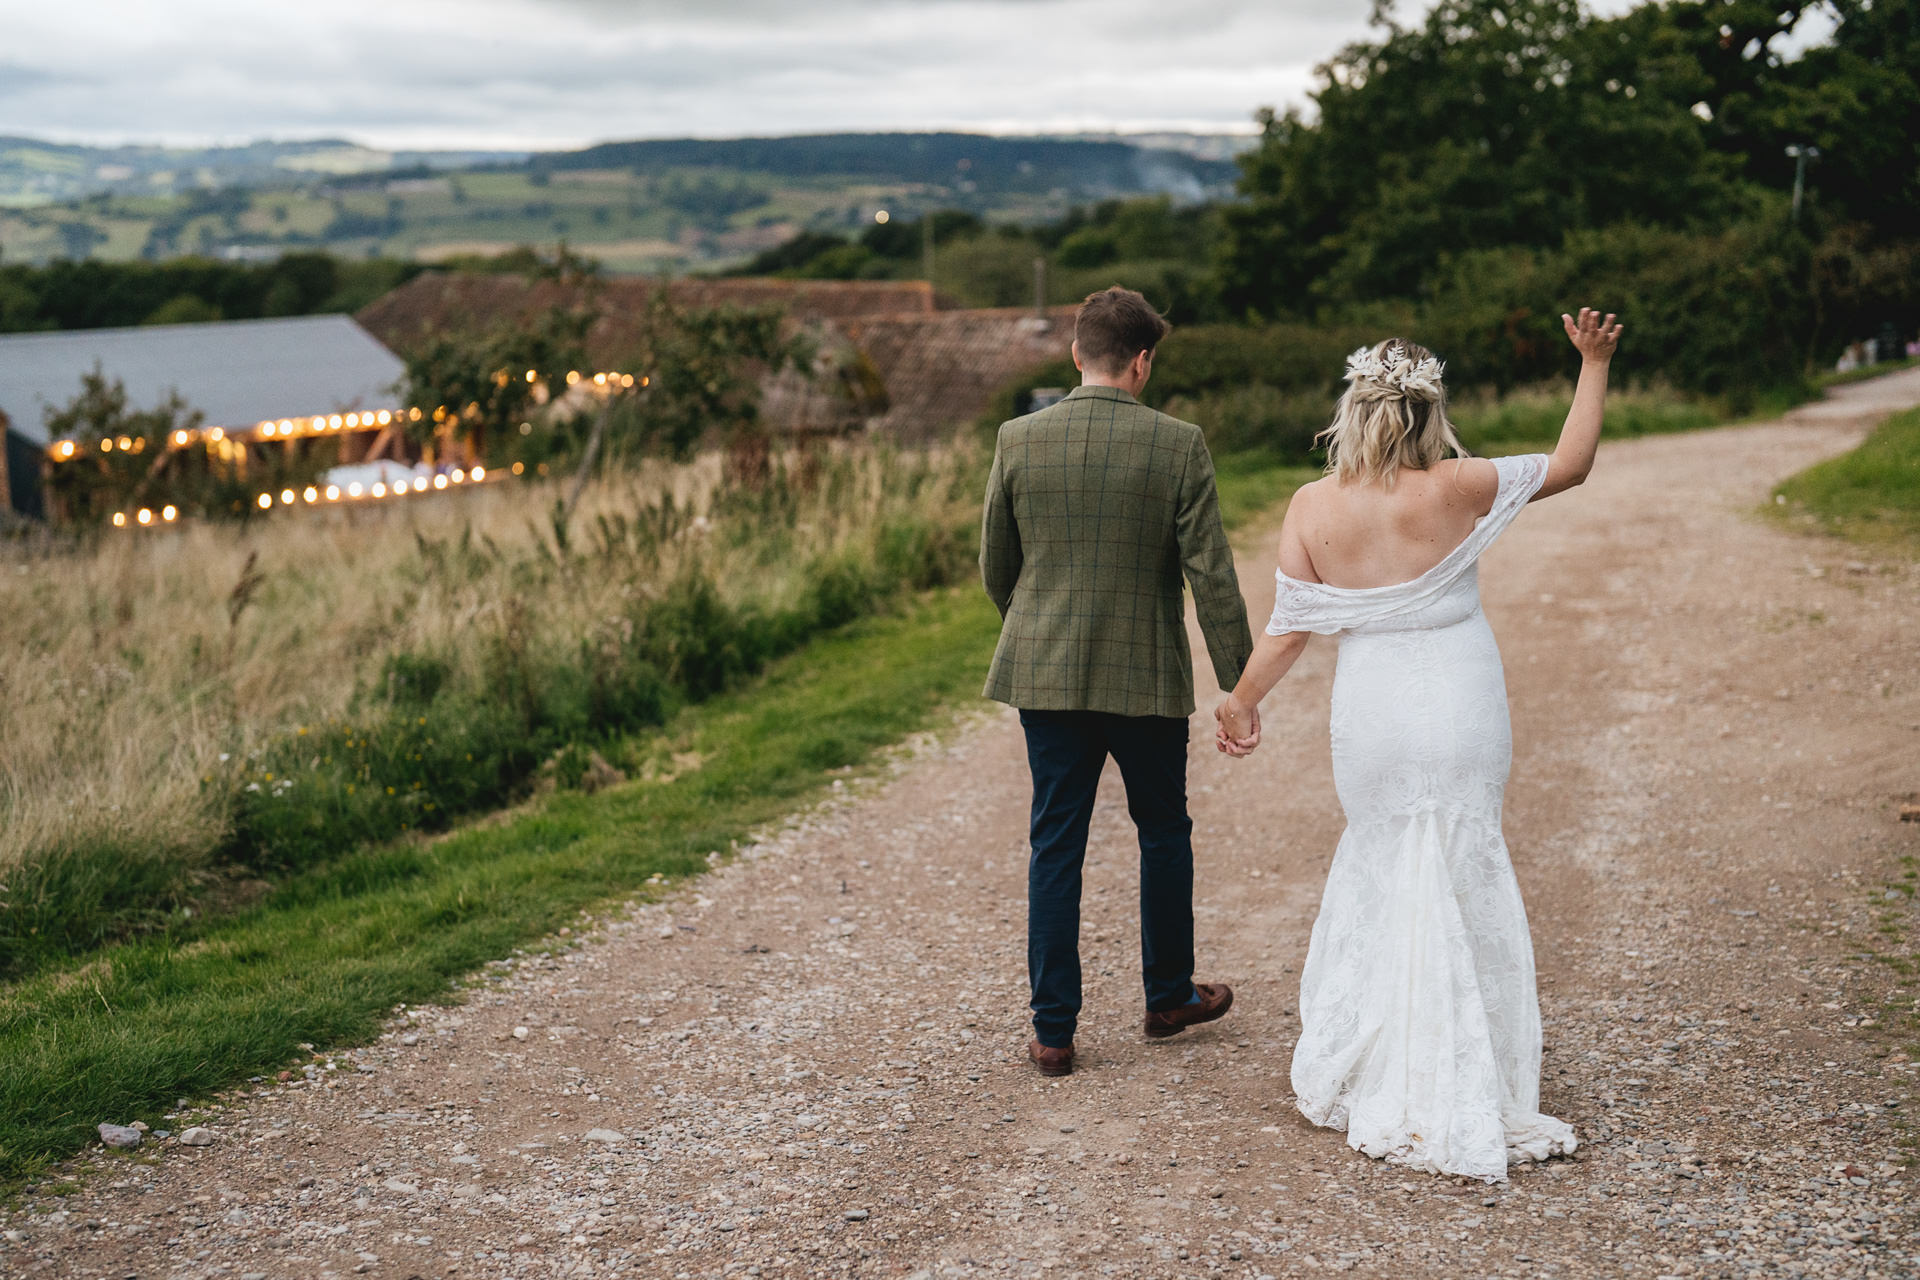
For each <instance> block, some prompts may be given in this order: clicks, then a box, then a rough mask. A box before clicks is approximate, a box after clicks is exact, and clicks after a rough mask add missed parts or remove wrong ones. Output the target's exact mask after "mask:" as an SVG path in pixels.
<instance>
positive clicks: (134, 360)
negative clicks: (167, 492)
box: [0, 315, 405, 445]
mask: <svg viewBox="0 0 1920 1280" xmlns="http://www.w3.org/2000/svg"><path fill="white" fill-rule="evenodd" d="M96 365H98V366H99V367H100V369H101V370H102V371H103V372H104V373H105V374H106V375H107V377H108V378H118V379H119V380H120V381H121V382H123V383H124V384H125V385H126V389H127V399H128V401H129V403H130V404H132V405H133V406H135V407H137V408H151V407H152V406H154V405H156V404H158V403H159V402H160V401H161V400H163V399H165V397H166V394H167V392H168V391H169V390H177V391H178V392H179V393H180V395H181V397H182V398H183V399H185V400H186V401H187V403H188V404H189V405H191V406H192V407H193V408H195V409H198V410H200V412H201V413H203V414H204V415H205V416H206V425H207V426H210V427H243V426H245V427H250V426H252V425H253V424H254V423H256V422H259V421H262V420H263V419H267V418H290V417H298V416H305V415H309V414H315V413H343V412H346V411H348V410H351V409H370V408H379V407H382V406H386V405H391V404H393V403H394V390H393V388H394V384H395V383H397V382H399V381H400V378H401V375H402V374H403V373H404V372H405V366H404V365H402V364H401V362H400V359H399V357H397V356H395V355H394V354H393V352H391V351H389V350H387V348H386V347H384V346H382V345H381V344H380V343H379V342H378V341H376V340H375V339H374V337H373V335H372V334H370V333H368V332H367V331H366V330H365V329H363V328H361V327H360V326H359V325H358V324H357V323H355V322H354V319H353V317H351V316H343V315H332V316H291V317H287V318H284V319H275V320H224V321H218V322H215V323H211V324H173V325H147V326H141V327H139V328H132V329H71V330H65V331H62V332H59V333H22V334H6V335H0V414H4V415H5V417H6V419H7V421H8V425H10V426H11V428H12V429H13V430H14V431H15V432H17V433H18V434H19V435H20V436H22V437H23V438H25V439H27V440H29V441H31V442H33V443H34V444H37V445H45V444H47V443H48V439H47V429H46V420H45V415H46V411H47V410H48V409H49V408H59V407H62V406H64V405H66V404H68V403H70V402H71V401H72V400H73V398H74V397H75V396H76V395H78V394H79V392H80V378H81V375H82V374H85V373H90V372H92V371H93V369H94V367H95V366H96Z"/></svg>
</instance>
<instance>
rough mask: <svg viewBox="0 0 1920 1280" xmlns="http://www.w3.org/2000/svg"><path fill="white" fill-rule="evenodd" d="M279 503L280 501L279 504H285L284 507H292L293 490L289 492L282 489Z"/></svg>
mask: <svg viewBox="0 0 1920 1280" xmlns="http://www.w3.org/2000/svg"><path fill="white" fill-rule="evenodd" d="M280 501H281V502H283V503H285V504H286V505H288V506H292V505H293V490H291V489H282V490H281V491H280Z"/></svg>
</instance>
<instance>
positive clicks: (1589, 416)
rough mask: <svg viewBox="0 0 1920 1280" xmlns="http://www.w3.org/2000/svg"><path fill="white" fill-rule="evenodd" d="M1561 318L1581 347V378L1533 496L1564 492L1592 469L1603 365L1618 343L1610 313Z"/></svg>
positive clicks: (1602, 403)
mask: <svg viewBox="0 0 1920 1280" xmlns="http://www.w3.org/2000/svg"><path fill="white" fill-rule="evenodd" d="M1560 323H1561V324H1562V325H1563V326H1565V328H1566V330H1567V337H1568V338H1569V339H1571V340H1572V342H1573V345H1574V348H1575V349H1576V350H1578V351H1579V352H1580V381H1579V383H1578V384H1576V385H1575V387H1574V390H1573V408H1571V409H1569V410H1568V411H1567V422H1566V425H1565V426H1563V427H1561V428H1560V443H1558V444H1557V445H1555V446H1554V449H1553V453H1552V454H1550V455H1549V456H1548V459H1547V479H1546V483H1544V484H1542V485H1541V486H1540V491H1539V492H1538V493H1536V494H1534V495H1533V496H1534V500H1535V501H1538V500H1539V499H1541V498H1545V497H1549V496H1551V495H1553V494H1556V493H1563V492H1565V491H1566V490H1568V489H1571V488H1573V487H1574V486H1575V485H1577V484H1579V483H1580V482H1581V481H1582V480H1585V479H1586V478H1587V473H1588V472H1589V471H1592V470H1593V454H1594V450H1596V449H1598V448H1599V446H1600V423H1601V420H1602V418H1604V417H1605V415H1606V408H1607V369H1608V366H1609V365H1611V364H1612V363H1613V352H1614V349H1615V348H1616V347H1618V346H1619V345H1620V331H1621V330H1622V329H1624V328H1625V327H1626V326H1625V325H1619V324H1615V323H1614V321H1613V314H1612V313H1611V312H1609V313H1608V314H1607V317H1606V319H1604V320H1602V319H1601V318H1600V313H1599V312H1598V311H1595V310H1594V309H1593V308H1591V307H1582V308H1580V315H1579V317H1578V318H1577V319H1576V318H1575V317H1573V316H1569V315H1564V314H1563V315H1562V316H1561V317H1560Z"/></svg>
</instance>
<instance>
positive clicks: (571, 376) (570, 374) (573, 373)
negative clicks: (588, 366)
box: [567, 369, 580, 386]
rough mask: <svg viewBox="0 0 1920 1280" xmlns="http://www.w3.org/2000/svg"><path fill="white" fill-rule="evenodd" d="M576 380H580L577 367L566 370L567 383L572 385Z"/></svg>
mask: <svg viewBox="0 0 1920 1280" xmlns="http://www.w3.org/2000/svg"><path fill="white" fill-rule="evenodd" d="M578 381H580V371H579V370H578V369H569V370H567V385H568V386H572V385H573V384H574V383H576V382H578Z"/></svg>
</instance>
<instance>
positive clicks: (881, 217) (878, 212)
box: [873, 209, 893, 227]
mask: <svg viewBox="0 0 1920 1280" xmlns="http://www.w3.org/2000/svg"><path fill="white" fill-rule="evenodd" d="M892 217H893V215H892V214H890V213H888V212H887V211H886V210H885V209H875V210H874V211H873V220H874V221H875V222H877V223H879V224H880V225H881V226H883V227H884V226H886V225H887V220H888V219H890V218H892Z"/></svg>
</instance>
